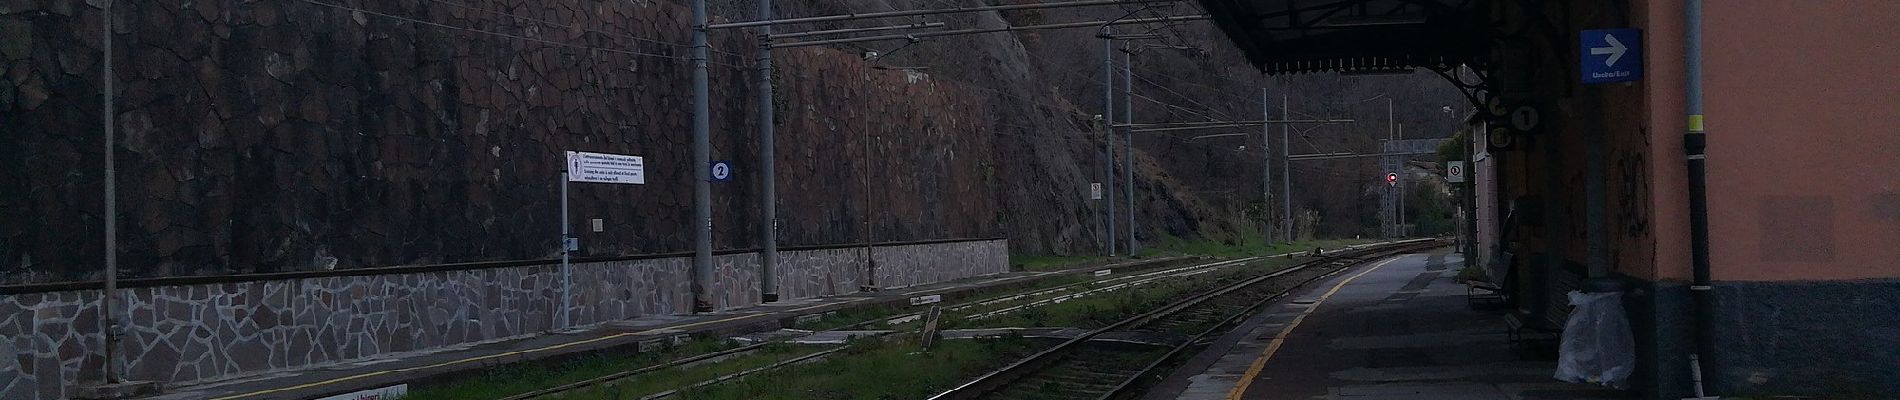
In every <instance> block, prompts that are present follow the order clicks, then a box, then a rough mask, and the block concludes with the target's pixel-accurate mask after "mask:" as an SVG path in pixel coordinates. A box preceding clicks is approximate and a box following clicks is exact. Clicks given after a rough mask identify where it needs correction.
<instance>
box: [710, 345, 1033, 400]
mask: <svg viewBox="0 0 1900 400" xmlns="http://www.w3.org/2000/svg"><path fill="white" fill-rule="evenodd" d="M1050 344H1051V342H1048V341H1041V340H1035V339H1025V338H1020V337H1014V338H1002V339H993V340H940V341H938V342H937V344H936V347H935V348H932V349H931V350H930V351H922V350H920V348H919V346H918V344H917V341H916V335H914V334H912V335H905V337H902V338H894V339H891V340H887V341H878V340H862V341H857V342H854V343H852V344H851V347H850V348H849V349H847V350H845V351H842V352H839V353H837V354H833V355H832V356H831V357H828V358H826V359H825V360H824V361H819V362H816V363H812V364H804V365H799V366H795V367H788V368H783V369H779V370H776V371H771V372H766V373H762V374H759V375H754V376H751V377H748V378H746V379H744V380H740V381H735V382H729V383H724V384H720V385H714V386H710V387H706V388H702V389H697V390H690V391H686V392H683V393H681V394H680V396H679V398H682V399H694V400H700V399H719V400H723V399H747V400H750V399H922V398H927V397H930V396H931V395H934V394H937V393H938V392H942V391H944V390H947V389H949V388H950V387H952V386H955V385H958V384H962V383H963V382H966V381H968V380H970V379H973V378H975V377H977V376H979V375H982V374H984V373H987V372H989V371H991V370H994V369H996V368H1000V367H1002V366H1003V365H1005V364H1008V363H1009V362H1012V361H1015V360H1018V359H1021V358H1023V357H1027V356H1029V355H1030V354H1033V353H1035V352H1036V351H1038V350H1041V349H1043V348H1046V347H1047V346H1048V345H1050Z"/></svg>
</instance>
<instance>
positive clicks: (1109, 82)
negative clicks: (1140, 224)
mask: <svg viewBox="0 0 1900 400" xmlns="http://www.w3.org/2000/svg"><path fill="white" fill-rule="evenodd" d="M1108 31H1109V30H1108V28H1103V32H1104V33H1106V32H1108ZM1102 118H1104V119H1105V120H1107V121H1108V122H1109V123H1111V124H1112V123H1114V122H1115V41H1114V40H1113V39H1102ZM1103 133H1104V135H1103V136H1102V156H1103V157H1105V159H1106V160H1107V162H1105V163H1103V164H1104V165H1105V168H1106V172H1104V173H1103V175H1102V194H1103V195H1102V202H1103V203H1108V217H1107V218H1104V219H1106V220H1108V256H1109V257H1114V256H1115V238H1116V236H1115V198H1114V194H1113V193H1115V129H1114V128H1109V129H1108V130H1107V131H1104V132H1103Z"/></svg>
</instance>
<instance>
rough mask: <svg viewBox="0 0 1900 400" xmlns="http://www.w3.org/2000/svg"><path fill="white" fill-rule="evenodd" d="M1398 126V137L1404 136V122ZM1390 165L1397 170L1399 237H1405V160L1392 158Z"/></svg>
mask: <svg viewBox="0 0 1900 400" xmlns="http://www.w3.org/2000/svg"><path fill="white" fill-rule="evenodd" d="M1398 127H1399V130H1398V137H1405V124H1398ZM1392 165H1393V166H1394V167H1396V168H1393V170H1395V171H1398V172H1399V182H1398V184H1399V186H1398V187H1399V189H1398V193H1399V198H1398V201H1399V208H1398V214H1399V237H1406V236H1409V235H1408V233H1409V230H1407V229H1405V193H1406V192H1408V190H1405V185H1406V182H1405V181H1406V179H1405V175H1407V174H1406V172H1405V160H1403V159H1398V160H1392Z"/></svg>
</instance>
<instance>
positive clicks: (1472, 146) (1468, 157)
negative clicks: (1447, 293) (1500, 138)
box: [1459, 126, 1485, 267]
mask: <svg viewBox="0 0 1900 400" xmlns="http://www.w3.org/2000/svg"><path fill="white" fill-rule="evenodd" d="M1469 129H1472V130H1471V131H1469V132H1470V133H1469V134H1467V135H1465V138H1466V139H1467V140H1466V141H1465V148H1464V150H1465V182H1464V185H1463V188H1462V190H1463V191H1464V193H1463V194H1464V196H1461V197H1462V198H1461V199H1460V200H1461V201H1460V202H1462V203H1464V205H1465V210H1464V218H1461V219H1459V221H1461V222H1463V223H1464V225H1465V251H1464V253H1465V266H1467V267H1473V266H1477V265H1478V252H1480V251H1483V249H1480V248H1478V174H1477V170H1478V168H1477V167H1478V160H1477V153H1478V151H1477V146H1483V145H1485V144H1484V142H1481V141H1479V140H1478V133H1479V132H1481V131H1482V130H1483V129H1484V128H1483V127H1481V126H1480V127H1471V128H1469Z"/></svg>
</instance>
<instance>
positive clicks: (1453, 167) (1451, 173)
mask: <svg viewBox="0 0 1900 400" xmlns="http://www.w3.org/2000/svg"><path fill="white" fill-rule="evenodd" d="M1445 180H1446V181H1449V182H1451V183H1464V181H1465V162H1464V161H1452V162H1448V163H1445Z"/></svg>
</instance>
